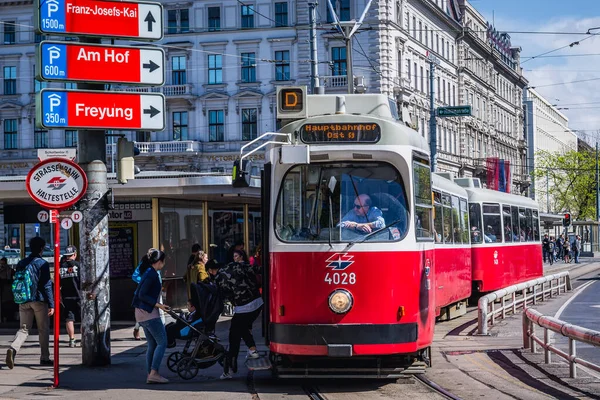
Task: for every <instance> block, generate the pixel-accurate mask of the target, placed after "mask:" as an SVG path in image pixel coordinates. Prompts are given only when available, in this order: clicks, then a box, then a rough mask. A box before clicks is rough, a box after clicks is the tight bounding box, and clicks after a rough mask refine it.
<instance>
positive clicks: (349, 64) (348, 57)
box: [344, 26, 354, 94]
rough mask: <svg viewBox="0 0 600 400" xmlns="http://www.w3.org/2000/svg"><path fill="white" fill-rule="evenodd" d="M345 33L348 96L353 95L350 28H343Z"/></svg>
mask: <svg viewBox="0 0 600 400" xmlns="http://www.w3.org/2000/svg"><path fill="white" fill-rule="evenodd" d="M344 30H345V32H346V78H347V80H348V94H354V72H353V71H352V36H350V31H351V30H352V27H351V26H344Z"/></svg>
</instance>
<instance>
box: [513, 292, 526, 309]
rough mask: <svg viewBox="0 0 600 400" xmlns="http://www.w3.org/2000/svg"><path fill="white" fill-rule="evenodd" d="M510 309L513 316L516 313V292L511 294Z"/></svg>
mask: <svg viewBox="0 0 600 400" xmlns="http://www.w3.org/2000/svg"><path fill="white" fill-rule="evenodd" d="M512 306H513V307H512V308H513V314H516V313H517V292H513V294H512ZM523 311H525V307H524V306H523Z"/></svg>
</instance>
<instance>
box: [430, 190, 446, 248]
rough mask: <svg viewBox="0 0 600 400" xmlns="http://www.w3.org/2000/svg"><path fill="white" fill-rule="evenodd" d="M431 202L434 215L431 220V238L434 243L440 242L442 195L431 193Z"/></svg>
mask: <svg viewBox="0 0 600 400" xmlns="http://www.w3.org/2000/svg"><path fill="white" fill-rule="evenodd" d="M433 200H434V213H435V218H434V220H433V226H434V231H433V238H434V239H435V242H436V243H441V242H442V232H444V231H443V228H442V217H443V215H442V194H441V193H440V192H433Z"/></svg>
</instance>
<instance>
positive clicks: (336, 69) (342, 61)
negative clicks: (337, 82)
mask: <svg viewBox="0 0 600 400" xmlns="http://www.w3.org/2000/svg"><path fill="white" fill-rule="evenodd" d="M331 61H332V62H333V70H332V71H331V73H332V75H334V76H340V75H346V74H347V64H346V48H345V47H333V48H332V49H331Z"/></svg>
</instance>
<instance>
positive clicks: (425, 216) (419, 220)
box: [413, 161, 433, 239]
mask: <svg viewBox="0 0 600 400" xmlns="http://www.w3.org/2000/svg"><path fill="white" fill-rule="evenodd" d="M413 171H414V177H415V186H414V188H415V227H416V233H417V239H419V238H421V239H429V238H431V233H432V226H431V222H432V221H431V209H432V208H433V207H432V206H433V204H431V203H432V201H431V200H432V199H431V171H430V170H429V166H427V165H424V164H421V163H418V162H416V161H415V162H413Z"/></svg>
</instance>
